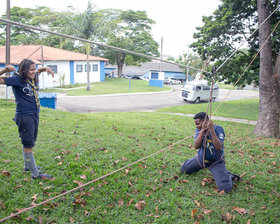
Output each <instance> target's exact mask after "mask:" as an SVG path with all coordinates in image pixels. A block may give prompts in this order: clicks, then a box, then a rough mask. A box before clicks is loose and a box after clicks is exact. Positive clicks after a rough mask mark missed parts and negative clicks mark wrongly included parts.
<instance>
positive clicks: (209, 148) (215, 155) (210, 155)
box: [194, 125, 225, 161]
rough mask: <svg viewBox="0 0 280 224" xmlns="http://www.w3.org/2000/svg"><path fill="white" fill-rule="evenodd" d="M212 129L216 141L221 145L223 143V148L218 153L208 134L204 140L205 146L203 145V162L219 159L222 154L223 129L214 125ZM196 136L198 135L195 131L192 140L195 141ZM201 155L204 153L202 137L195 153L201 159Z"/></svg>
mask: <svg viewBox="0 0 280 224" xmlns="http://www.w3.org/2000/svg"><path fill="white" fill-rule="evenodd" d="M214 129H215V132H216V135H217V137H218V139H219V140H220V141H221V143H223V146H222V149H221V150H219V152H218V150H217V149H216V148H215V147H214V144H213V142H212V137H211V135H210V133H209V134H208V137H207V139H206V144H205V160H209V161H211V160H216V159H219V158H220V157H221V156H222V155H223V154H224V139H225V132H224V129H223V128H222V127H221V126H219V125H214ZM198 134H199V130H198V129H196V130H195V136H194V140H196V138H197V136H198ZM203 153H204V137H203V141H202V144H201V146H200V147H199V149H198V152H197V154H198V157H199V158H201V159H203Z"/></svg>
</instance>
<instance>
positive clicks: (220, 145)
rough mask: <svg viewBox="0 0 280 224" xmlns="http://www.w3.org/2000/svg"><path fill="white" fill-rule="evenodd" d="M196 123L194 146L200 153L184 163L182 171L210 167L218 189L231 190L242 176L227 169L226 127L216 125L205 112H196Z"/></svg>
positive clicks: (186, 171)
mask: <svg viewBox="0 0 280 224" xmlns="http://www.w3.org/2000/svg"><path fill="white" fill-rule="evenodd" d="M194 123H195V125H196V130H195V137H194V147H195V148H196V149H198V153H197V155H196V156H195V157H194V158H192V159H188V160H186V161H185V162H184V163H183V165H182V166H181V173H186V174H191V173H193V172H197V171H199V170H200V169H203V168H208V169H209V171H210V172H211V173H212V175H213V177H214V179H215V182H216V185H217V187H218V190H219V191H224V192H226V193H228V192H230V191H231V190H232V187H233V183H234V181H236V180H239V179H240V177H239V176H238V175H237V174H233V173H231V172H229V171H227V169H226V166H225V165H226V162H225V159H224V139H225V133H224V129H223V128H222V127H221V126H219V125H214V124H213V122H212V121H211V120H209V118H208V116H206V113H205V112H200V113H198V114H196V115H195V116H194ZM205 135H206V136H207V137H206V138H205ZM205 139H206V142H205Z"/></svg>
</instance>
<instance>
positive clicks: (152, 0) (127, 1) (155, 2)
mask: <svg viewBox="0 0 280 224" xmlns="http://www.w3.org/2000/svg"><path fill="white" fill-rule="evenodd" d="M6 1H7V0H1V2H2V4H1V8H0V15H2V14H4V13H5V10H6ZM91 2H92V3H93V4H94V5H95V7H96V9H106V8H112V9H122V10H129V9H132V10H141V11H146V12H147V15H148V17H149V18H150V19H152V20H154V21H155V23H156V24H154V25H153V26H152V31H151V33H152V35H153V37H154V39H155V40H156V41H157V42H158V43H159V44H160V43H161V38H163V47H162V49H163V55H170V56H173V57H175V58H177V57H178V56H179V55H182V54H183V53H188V52H191V50H189V49H188V45H190V44H191V43H192V42H193V41H194V39H193V34H194V33H195V32H196V29H195V28H196V27H198V26H202V25H203V23H202V16H209V15H211V14H212V13H213V12H214V11H215V10H216V9H217V8H218V5H219V3H220V0H192V1H191V0H91ZM3 3H4V4H3ZM87 4H88V0H10V5H11V8H12V7H14V6H19V7H22V8H34V7H35V6H47V7H49V8H51V9H53V10H54V11H66V10H67V6H73V7H74V8H75V9H77V10H78V11H79V12H83V11H84V10H85V9H86V8H87ZM159 50H160V49H159Z"/></svg>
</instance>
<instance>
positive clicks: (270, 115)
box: [254, 0, 280, 138]
mask: <svg viewBox="0 0 280 224" xmlns="http://www.w3.org/2000/svg"><path fill="white" fill-rule="evenodd" d="M257 2H258V3H257V4H258V18H259V24H261V23H262V22H263V21H264V20H265V19H266V18H267V17H268V16H269V4H268V0H258V1H257ZM269 34H270V20H267V21H266V22H265V23H264V24H263V25H262V26H261V28H260V29H259V46H260V48H261V47H262V46H263V44H264V43H265V41H266V39H267V38H268V36H269ZM277 86H278V82H276V81H275V79H274V78H273V71H272V46H271V40H270V39H269V40H268V41H267V42H266V44H265V45H264V46H263V48H262V50H261V52H260V81H259V104H260V110H259V119H258V122H257V124H256V127H255V130H254V134H256V135H258V136H265V137H275V138H279V137H280V136H279V96H280V95H279V91H280V90H279V86H278V88H277Z"/></svg>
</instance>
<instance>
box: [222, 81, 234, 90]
mask: <svg viewBox="0 0 280 224" xmlns="http://www.w3.org/2000/svg"><path fill="white" fill-rule="evenodd" d="M219 88H220V89H237V87H236V86H233V85H231V84H224V83H222V82H219Z"/></svg>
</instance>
